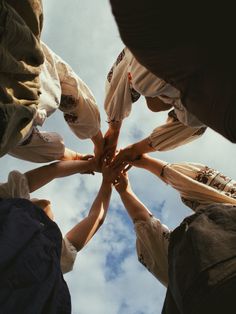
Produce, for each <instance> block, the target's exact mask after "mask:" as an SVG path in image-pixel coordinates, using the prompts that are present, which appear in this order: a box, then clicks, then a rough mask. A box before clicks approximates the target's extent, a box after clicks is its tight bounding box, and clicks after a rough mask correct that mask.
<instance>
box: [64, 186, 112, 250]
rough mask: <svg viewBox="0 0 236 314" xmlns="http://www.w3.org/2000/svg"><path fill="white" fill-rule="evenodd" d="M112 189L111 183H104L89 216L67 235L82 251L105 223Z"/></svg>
mask: <svg viewBox="0 0 236 314" xmlns="http://www.w3.org/2000/svg"><path fill="white" fill-rule="evenodd" d="M111 192H112V187H111V184H110V183H107V182H104V181H103V182H102V185H101V187H100V190H99V192H98V195H97V197H96V198H95V200H94V202H93V204H92V207H91V209H90V211H89V213H88V216H87V217H86V218H84V219H83V220H82V221H81V222H79V223H78V224H77V225H75V226H74V227H73V228H72V229H71V230H70V231H69V232H68V233H67V234H66V237H67V239H68V240H69V241H70V242H71V243H72V244H73V246H74V247H75V248H76V249H77V251H80V250H81V249H82V248H83V247H84V246H85V245H86V244H87V243H88V242H89V240H90V239H91V238H92V237H93V236H94V234H95V233H96V232H97V230H98V229H99V227H101V225H102V224H103V222H104V219H105V217H106V214H107V210H108V206H109V202H110V197H111Z"/></svg>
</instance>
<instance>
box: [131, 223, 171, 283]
mask: <svg viewBox="0 0 236 314" xmlns="http://www.w3.org/2000/svg"><path fill="white" fill-rule="evenodd" d="M134 227H135V231H136V236H137V240H136V250H137V255H138V259H139V261H140V262H141V263H142V264H143V265H144V266H145V267H146V268H147V269H148V270H149V271H150V272H151V273H152V274H153V275H154V276H155V277H156V278H157V279H158V280H159V281H160V282H161V283H162V284H163V285H164V286H167V285H168V246H169V237H170V232H171V231H170V230H169V229H168V227H167V226H165V225H163V224H161V222H160V220H158V219H156V218H154V217H150V218H149V219H148V220H145V221H144V220H139V221H136V222H135V225H134Z"/></svg>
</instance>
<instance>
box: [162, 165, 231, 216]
mask: <svg viewBox="0 0 236 314" xmlns="http://www.w3.org/2000/svg"><path fill="white" fill-rule="evenodd" d="M201 175H202V176H203V177H204V178H200V180H201V179H202V182H200V181H199V176H201ZM220 175H221V174H220V173H219V172H218V171H216V170H214V169H211V168H208V167H206V166H204V165H202V164H198V163H192V162H191V163H190V162H182V163H176V164H168V165H166V166H165V167H164V168H163V173H162V178H163V181H164V182H166V183H167V184H169V185H171V186H172V187H173V188H174V189H175V190H177V191H178V192H179V193H180V196H181V197H182V199H183V201H184V203H185V204H186V205H187V206H189V207H190V208H192V209H193V210H196V208H197V205H199V204H204V205H207V204H210V203H225V204H232V205H236V198H234V197H231V195H230V194H229V193H228V191H226V192H225V191H224V189H223V190H222V189H220V181H221V179H220V178H219V177H220ZM222 176H223V177H222V180H223V179H225V178H227V177H226V176H224V175H222ZM215 178H216V179H215ZM207 180H208V181H207ZM227 180H228V182H229V183H228V185H230V182H231V181H233V180H231V179H230V178H227ZM227 180H226V181H224V184H222V186H223V187H225V186H227V184H226V182H227ZM214 182H216V186H215V187H214ZM211 185H212V186H211Z"/></svg>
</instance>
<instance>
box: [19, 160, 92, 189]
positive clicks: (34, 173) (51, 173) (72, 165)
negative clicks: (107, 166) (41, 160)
mask: <svg viewBox="0 0 236 314" xmlns="http://www.w3.org/2000/svg"><path fill="white" fill-rule="evenodd" d="M91 170H92V162H91V161H90V160H73V161H60V162H55V163H52V164H49V165H46V166H43V167H39V168H36V169H33V170H30V171H28V172H26V173H25V176H26V178H27V180H28V185H29V190H30V192H33V191H35V190H37V189H39V188H41V187H42V186H44V185H46V184H47V183H49V182H50V181H52V180H53V179H55V178H60V177H66V176H70V175H73V174H76V173H80V172H87V171H91Z"/></svg>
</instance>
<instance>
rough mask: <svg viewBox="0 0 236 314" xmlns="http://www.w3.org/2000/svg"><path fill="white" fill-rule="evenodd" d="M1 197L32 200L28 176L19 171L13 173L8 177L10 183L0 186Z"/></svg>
mask: <svg viewBox="0 0 236 314" xmlns="http://www.w3.org/2000/svg"><path fill="white" fill-rule="evenodd" d="M0 197H1V198H17V197H19V198H26V199H30V192H29V185H28V180H27V178H26V176H25V175H24V174H22V173H20V172H19V171H16V170H14V171H11V172H10V173H9V175H8V181H7V182H6V183H2V184H0Z"/></svg>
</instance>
